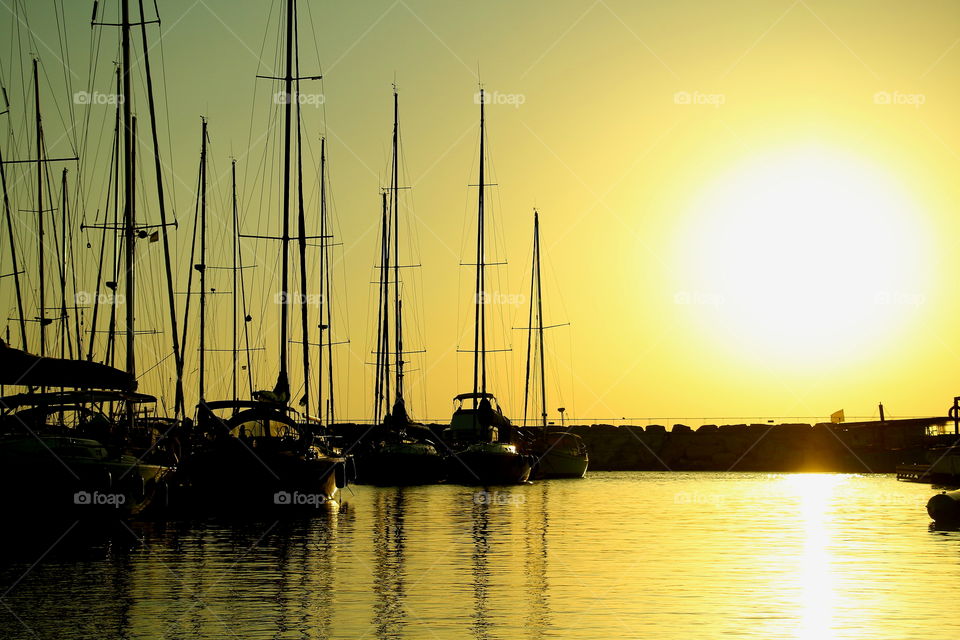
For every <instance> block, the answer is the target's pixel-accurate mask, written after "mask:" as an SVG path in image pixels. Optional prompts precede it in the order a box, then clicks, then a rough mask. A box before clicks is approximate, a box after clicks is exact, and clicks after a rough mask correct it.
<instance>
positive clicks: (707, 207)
mask: <svg viewBox="0 0 960 640" xmlns="http://www.w3.org/2000/svg"><path fill="white" fill-rule="evenodd" d="M689 220H690V225H691V226H690V227H688V228H687V229H686V232H685V233H684V246H683V247H682V248H681V249H680V251H678V252H677V253H678V254H679V255H678V259H679V260H681V264H682V267H681V268H680V272H681V273H683V276H684V283H685V286H686V291H685V293H684V294H683V295H684V296H686V297H685V299H684V300H683V302H685V303H690V304H697V307H696V311H697V313H698V317H700V318H704V319H705V320H704V321H705V322H707V323H708V324H709V329H710V331H711V332H718V333H719V334H720V335H718V336H717V337H718V338H719V339H721V340H723V341H724V342H726V343H728V344H731V343H732V346H734V347H735V348H737V349H745V350H746V351H747V352H749V353H751V354H753V355H755V356H756V355H759V356H760V357H778V358H784V359H787V360H790V361H793V362H799V361H812V360H820V359H823V358H830V357H832V356H833V357H836V356H846V357H850V356H854V357H855V356H857V355H862V354H863V352H864V351H866V350H870V349H874V348H876V347H877V346H878V345H881V344H882V342H883V341H884V340H887V339H890V338H892V337H894V335H895V334H896V333H897V332H898V331H899V330H901V329H902V328H903V325H904V323H905V321H906V320H908V319H910V318H911V317H915V316H916V313H917V309H918V308H919V306H920V305H921V304H923V303H924V302H925V298H926V291H927V289H928V284H927V281H926V280H927V273H928V268H927V266H926V258H925V253H926V252H925V251H924V245H925V244H926V241H927V240H926V231H925V222H924V213H923V212H922V211H920V210H919V207H918V206H917V204H916V203H915V202H913V201H911V199H910V197H909V196H908V195H907V193H905V191H904V190H903V189H902V187H900V186H899V185H898V184H897V183H896V181H895V180H893V178H892V177H891V176H890V175H888V174H886V173H884V172H883V171H881V170H879V169H877V168H876V167H874V166H872V165H871V164H870V162H869V161H868V160H865V159H862V158H856V157H852V156H849V155H846V154H844V153H841V152H838V151H834V150H826V149H823V148H811V147H807V148H803V149H795V150H792V151H789V152H780V153H777V154H771V155H768V156H764V157H761V158H759V159H756V160H754V161H752V162H750V163H747V164H744V165H741V166H739V167H737V168H736V169H734V170H733V171H731V172H730V173H729V174H727V175H725V176H723V177H722V178H721V179H719V180H717V181H716V182H714V183H713V184H711V185H709V186H708V187H707V188H706V189H705V190H704V191H703V192H702V193H700V194H698V196H697V197H696V199H695V201H694V203H693V208H692V211H691V212H690V218H689ZM704 311H706V313H702V312H704ZM858 351H859V352H858Z"/></svg>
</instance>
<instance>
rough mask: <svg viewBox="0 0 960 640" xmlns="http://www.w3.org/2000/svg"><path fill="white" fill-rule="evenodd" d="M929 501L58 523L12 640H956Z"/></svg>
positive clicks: (437, 492) (764, 500)
mask: <svg viewBox="0 0 960 640" xmlns="http://www.w3.org/2000/svg"><path fill="white" fill-rule="evenodd" d="M930 495H932V491H931V489H930V488H929V487H928V486H925V485H915V484H903V483H898V482H896V481H895V480H894V479H893V477H892V476H886V475H882V476H856V475H833V474H823V475H809V474H769V475H768V474H738V473H724V474H719V473H718V474H715V473H672V474H664V473H593V474H591V475H590V477H589V478H587V479H586V480H580V481H550V482H541V483H537V484H534V485H530V486H524V487H515V488H509V489H501V490H500V491H499V492H497V493H493V492H492V490H491V492H490V493H477V492H476V490H473V489H470V488H466V487H453V486H433V487H422V488H412V489H375V488H369V487H354V488H353V489H352V491H349V490H348V491H347V493H346V494H345V496H344V499H343V501H342V502H343V506H342V508H341V510H340V511H338V512H330V513H324V514H323V515H322V516H320V517H317V518H314V519H311V520H302V521H298V522H281V523H277V522H273V521H269V522H242V523H228V522H222V521H221V522H204V523H166V524H156V523H142V524H133V525H131V527H130V529H127V528H126V527H124V526H122V525H118V526H117V527H116V528H114V529H113V530H110V531H88V530H86V529H84V528H83V527H82V526H80V525H78V526H76V527H73V528H72V529H71V528H70V527H71V526H72V523H64V524H63V525H58V526H57V527H49V528H46V529H42V530H39V531H33V532H31V533H30V534H29V535H26V536H23V535H21V536H19V539H18V540H16V541H12V542H8V543H7V544H6V546H5V548H4V550H3V551H2V557H0V563H2V564H0V593H2V594H3V595H2V598H0V638H96V639H98V640H99V639H106V638H151V639H152V638H184V639H186V638H218V639H219V638H242V639H244V640H246V639H251V638H344V639H350V640H359V639H362V638H371V639H373V638H416V639H418V640H419V639H424V638H426V639H430V638H441V639H446V638H490V639H493V638H503V639H505V640H506V639H510V640H513V639H517V638H576V639H578V640H586V639H594V638H595V639H598V640H599V639H602V640H609V639H611V638H684V639H686V638H724V637H727V638H743V637H755V638H816V639H821V638H857V639H859V638H873V639H877V638H897V639H900V638H938V639H939V638H958V637H960V619H958V616H956V615H955V614H954V613H953V612H952V609H951V607H952V604H951V603H952V601H954V600H955V599H956V598H957V597H958V596H960V533H958V532H945V531H933V530H930V528H929V527H928V522H929V521H928V518H927V516H926V513H925V511H924V505H925V503H926V500H927V498H928V497H929V496H930ZM3 527H4V528H5V529H6V532H7V535H8V536H9V535H11V534H12V533H13V532H14V531H16V530H17V529H18V527H17V525H16V523H12V522H4V523H3ZM68 529H69V533H66V535H64V534H65V532H67V530H68ZM61 536H63V537H62V538H61ZM58 539H59V542H55V541H57V540H58Z"/></svg>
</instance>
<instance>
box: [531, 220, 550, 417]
mask: <svg viewBox="0 0 960 640" xmlns="http://www.w3.org/2000/svg"><path fill="white" fill-rule="evenodd" d="M533 264H534V268H535V269H536V272H537V273H536V278H537V337H538V339H539V341H540V345H539V346H540V349H539V353H540V402H541V413H540V418H541V422H542V426H543V428H544V429H546V428H547V383H546V372H545V371H544V353H543V282H542V280H541V279H540V216H539V214H538V213H537V211H536V210H534V212H533Z"/></svg>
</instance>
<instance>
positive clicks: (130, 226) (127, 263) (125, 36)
mask: <svg viewBox="0 0 960 640" xmlns="http://www.w3.org/2000/svg"><path fill="white" fill-rule="evenodd" d="M121 7H122V9H121V27H120V30H121V36H120V49H121V55H122V65H123V66H122V69H123V159H124V163H123V166H124V198H125V202H124V207H123V230H124V234H125V236H126V242H125V245H124V258H125V260H124V275H125V278H124V279H125V285H126V286H125V290H124V294H125V296H126V299H125V300H124V306H125V308H126V314H127V318H126V320H127V323H126V324H127V326H126V337H127V340H126V342H127V373H129V374H130V375H131V376H133V377H134V379H136V374H137V366H136V357H135V354H134V350H133V346H134V329H135V325H134V323H135V315H134V307H135V299H134V295H133V294H134V290H135V289H134V285H135V280H134V276H135V274H134V265H135V260H136V256H135V249H134V244H133V243H134V240H135V235H136V229H135V227H134V223H135V218H134V199H133V191H134V175H133V162H134V160H133V158H134V156H133V144H134V135H133V96H132V91H131V89H130V0H122V2H121ZM129 415H130V418H131V420H132V416H133V414H132V408H131V409H130V410H129Z"/></svg>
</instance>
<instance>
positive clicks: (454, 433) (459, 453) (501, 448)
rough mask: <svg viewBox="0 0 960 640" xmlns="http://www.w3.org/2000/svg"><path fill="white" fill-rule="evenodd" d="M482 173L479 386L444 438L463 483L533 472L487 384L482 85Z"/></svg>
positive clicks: (514, 480)
mask: <svg viewBox="0 0 960 640" xmlns="http://www.w3.org/2000/svg"><path fill="white" fill-rule="evenodd" d="M479 102H480V179H479V182H478V192H479V195H478V200H477V254H476V263H475V267H476V288H475V290H474V322H473V329H474V332H473V336H474V340H473V350H472V353H473V390H472V391H470V392H467V393H461V394H458V395H457V396H456V397H454V403H455V409H454V413H453V417H452V418H451V420H450V426H449V427H448V428H447V429H445V430H444V432H443V439H444V441H445V442H447V443H448V444H449V445H450V447H451V454H450V455H449V456H447V458H446V462H447V477H448V480H449V481H451V482H456V483H460V484H480V485H494V484H520V483H524V482H526V481H527V480H528V479H529V477H530V471H531V468H532V457H531V456H530V455H528V454H526V453H523V452H521V451H519V450H518V447H517V444H516V442H515V439H516V437H517V434H516V430H515V429H514V427H513V425H512V424H511V423H510V420H509V419H508V418H507V417H506V416H505V415H504V414H503V411H502V410H501V409H500V406H499V403H498V402H497V399H496V398H495V397H494V395H493V394H492V393H490V392H489V391H488V390H487V335H486V331H487V322H486V304H485V303H486V298H487V296H486V293H487V292H486V280H485V276H486V266H487V265H486V245H485V243H486V234H485V232H484V231H485V224H486V219H485V215H484V214H485V212H484V194H485V191H486V187H487V186H488V185H487V184H486V183H485V182H484V179H485V165H486V158H485V154H484V142H485V136H486V121H485V118H484V92H483V89H481V90H480V101H479Z"/></svg>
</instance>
